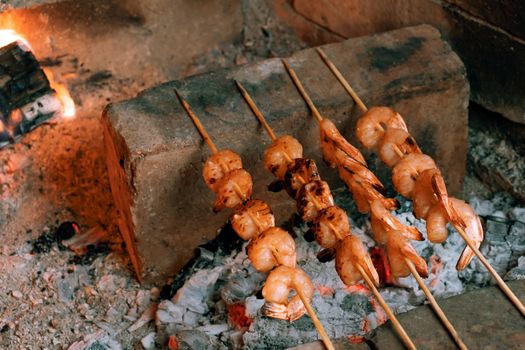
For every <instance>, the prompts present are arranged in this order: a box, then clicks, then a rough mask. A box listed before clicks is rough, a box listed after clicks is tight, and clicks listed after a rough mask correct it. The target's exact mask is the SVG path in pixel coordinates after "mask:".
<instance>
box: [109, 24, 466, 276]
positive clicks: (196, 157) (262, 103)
mask: <svg viewBox="0 0 525 350" xmlns="http://www.w3.org/2000/svg"><path fill="white" fill-rule="evenodd" d="M323 49H324V50H325V52H326V53H327V54H328V55H329V56H330V57H331V58H332V60H333V61H334V63H335V64H336V65H337V66H338V67H339V68H340V70H341V71H342V73H343V74H344V75H345V76H346V77H347V78H348V79H349V80H350V81H351V82H352V84H353V86H354V88H355V89H356V91H357V92H358V93H359V94H360V95H361V97H362V98H363V99H364V101H365V102H366V103H367V105H369V106H373V105H390V106H392V107H393V108H395V109H397V110H398V111H399V112H400V113H401V114H402V115H403V116H404V117H405V119H406V121H407V125H408V126H409V130H410V132H411V133H412V134H413V135H414V136H415V138H416V140H418V142H419V143H420V146H421V148H422V149H423V150H424V151H425V152H426V153H428V154H430V155H431V156H432V157H434V159H436V161H437V163H438V165H439V166H440V168H441V169H442V170H443V174H444V176H445V179H446V181H447V184H448V188H449V189H450V191H451V193H457V192H458V191H459V190H460V189H461V187H462V181H463V177H464V174H465V162H466V150H467V106H468V97H469V86H468V83H467V80H466V76H465V68H464V66H463V64H462V62H461V61H460V60H459V58H458V57H457V56H456V54H455V53H454V52H453V51H452V50H451V48H450V46H449V45H448V44H447V43H446V42H444V41H443V40H442V39H441V37H440V34H439V32H438V31H437V30H435V29H434V28H432V27H430V26H426V25H423V26H418V27H410V28H405V29H401V30H396V31H393V32H388V33H384V34H380V35H376V36H370V37H362V38H356V39H350V40H347V41H345V42H341V43H336V44H331V45H325V46H324V47H323ZM289 62H290V64H291V65H292V66H293V67H294V68H295V70H296V72H297V74H298V76H299V78H300V79H301V80H302V81H303V84H304V85H305V88H306V90H307V91H308V92H309V93H310V95H311V97H312V99H313V100H314V102H315V103H316V104H317V106H318V107H319V109H320V111H321V113H322V114H323V115H325V116H326V117H329V118H331V119H332V120H334V122H335V123H336V124H337V126H338V127H339V129H340V130H341V131H342V132H343V133H344V134H346V136H347V137H349V138H350V140H351V141H352V142H353V143H354V144H355V145H359V144H358V142H357V140H356V139H355V137H354V136H353V135H354V127H355V122H356V119H357V117H358V116H359V115H360V111H359V109H358V108H357V107H356V106H355V105H354V103H353V102H352V100H351V98H350V97H349V96H348V95H347V94H346V92H345V91H344V90H343V88H342V87H341V86H340V84H339V83H338V81H337V80H336V78H335V77H334V76H333V75H332V74H331V73H330V71H329V70H328V68H327V67H326V66H325V65H324V64H323V62H322V61H321V59H320V57H319V56H318V55H317V53H316V52H315V51H314V50H312V49H308V50H304V51H300V52H298V53H296V54H294V55H293V56H292V57H290V59H289ZM233 79H238V80H240V81H242V82H243V84H244V86H245V87H246V88H247V89H248V90H249V92H250V94H251V95H252V97H253V99H254V100H255V102H256V103H257V104H258V105H259V107H260V108H261V110H262V112H263V113H264V114H265V116H266V117H267V118H268V122H269V123H270V125H271V126H272V127H273V128H274V130H275V132H276V133H277V134H278V135H283V134H291V135H293V136H294V137H297V138H298V139H299V140H300V141H301V142H302V143H303V145H304V154H305V156H306V157H312V158H313V159H315V160H316V162H317V164H318V166H319V170H320V173H321V176H322V177H323V178H325V179H326V180H327V181H328V182H329V183H330V185H331V187H332V189H335V188H337V187H339V186H342V183H341V182H340V180H339V179H338V178H337V174H336V172H335V171H332V170H329V169H327V168H326V167H325V165H324V164H323V162H322V160H321V159H320V158H321V157H320V150H319V130H318V126H317V124H316V122H315V119H314V118H313V117H312V116H311V115H310V113H309V111H308V109H307V107H306V105H305V103H304V101H303V100H302V98H301V97H300V95H299V94H298V92H297V90H296V88H295V86H294V84H293V83H292V81H291V80H290V78H289V76H288V75H287V73H286V72H285V70H284V68H283V66H282V64H281V62H280V60H279V59H270V60H266V61H263V62H260V63H257V64H253V65H246V66H242V67H238V68H235V69H230V70H220V71H217V72H212V73H208V74H204V75H199V76H193V77H190V78H187V79H185V80H181V81H174V82H169V83H166V84H164V85H161V86H158V87H155V88H152V89H149V90H146V91H144V92H143V93H141V94H140V95H139V96H138V97H137V98H135V99H132V100H129V101H124V102H120V103H116V104H112V105H110V106H109V107H108V108H107V109H106V111H105V113H104V116H103V125H104V136H105V144H106V149H107V162H108V170H109V176H110V182H111V187H112V192H113V196H114V199H115V203H116V206H117V208H118V211H119V215H120V218H119V227H120V231H121V233H122V235H123V237H124V240H125V242H126V246H127V249H128V251H129V253H130V255H131V258H132V261H133V262H134V267H135V269H136V271H137V273H138V276H139V278H140V279H141V280H144V281H146V282H155V281H156V282H159V281H160V280H163V279H165V278H167V277H168V276H170V275H173V274H174V273H176V272H177V270H178V269H179V268H181V267H182V266H183V265H184V263H185V262H186V261H187V260H188V259H189V258H190V257H191V256H192V254H193V249H194V248H195V247H197V246H198V245H199V244H202V243H204V242H206V241H207V240H209V239H211V238H212V237H214V236H215V235H216V232H217V230H218V229H219V228H220V227H221V226H222V225H223V224H224V223H225V222H226V220H227V218H228V216H229V215H230V213H231V212H230V211H228V210H225V211H224V212H221V213H219V214H214V213H212V210H211V207H212V203H213V199H214V194H213V193H212V192H211V191H210V190H209V189H208V188H207V187H206V185H205V184H204V181H203V180H202V177H201V170H202V164H203V161H204V160H205V159H206V158H207V157H208V156H209V155H210V151H209V150H208V149H207V147H206V145H205V144H203V142H202V140H201V138H200V137H199V135H198V133H197V131H196V130H195V128H194V126H193V124H192V123H191V121H190V120H189V119H188V116H187V115H186V113H185V112H184V110H183V108H182V106H181V105H180V104H179V102H178V100H177V98H176V96H175V94H174V92H173V89H174V88H177V89H179V91H180V92H181V94H182V95H183V96H184V97H185V98H186V99H187V100H188V102H189V103H190V104H191V106H192V108H193V109H194V111H195V113H196V114H197V115H198V116H199V118H200V119H201V121H202V123H203V124H204V126H205V127H206V129H207V130H208V132H209V133H210V136H211V137H212V138H213V140H214V141H215V143H216V144H217V146H218V147H219V148H231V149H233V150H234V151H236V152H239V153H240V154H241V156H242V158H243V162H244V167H245V168H246V169H247V170H248V171H249V172H250V173H251V174H252V177H253V179H254V194H255V196H256V197H257V198H261V199H263V200H265V201H268V203H269V204H270V205H271V207H272V208H273V210H274V212H275V215H276V219H277V222H278V223H282V222H283V221H284V220H287V219H288V218H289V217H290V215H291V214H292V213H293V212H294V211H295V203H294V201H292V200H291V199H289V198H288V197H287V195H286V194H284V193H270V192H268V191H267V189H266V186H267V185H268V184H270V183H271V182H272V181H273V180H274V179H273V177H272V175H271V174H270V173H268V172H267V171H266V170H264V168H263V165H262V156H263V152H264V150H265V148H266V147H267V146H268V144H269V139H268V137H267V136H266V134H265V132H264V130H263V129H262V128H261V127H260V125H259V123H258V122H257V120H256V118H255V117H254V116H253V114H252V112H251V111H250V110H249V108H248V106H247V105H246V103H245V102H244V100H243V98H242V96H241V95H240V94H239V92H238V91H237V89H236V87H235V84H234V82H233ZM368 157H369V159H370V160H371V168H372V169H373V170H376V169H377V174H378V175H379V177H380V178H381V180H383V181H385V183H389V178H390V171H389V170H388V169H386V168H385V167H384V166H382V165H380V162H379V161H377V160H374V159H372V158H370V157H372V156H371V155H368Z"/></svg>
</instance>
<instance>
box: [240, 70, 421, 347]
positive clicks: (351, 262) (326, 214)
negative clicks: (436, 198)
mask: <svg viewBox="0 0 525 350" xmlns="http://www.w3.org/2000/svg"><path fill="white" fill-rule="evenodd" d="M284 62H285V61H284ZM285 64H287V63H286V62H285ZM293 74H295V73H293ZM236 84H237V86H238V88H239V90H240V91H241V93H242V95H243V97H244V98H245V100H246V102H247V103H248V105H249V107H250V108H251V110H252V111H253V113H254V114H255V115H256V117H257V119H259V121H260V122H261V124H262V125H263V126H264V128H265V129H266V131H267V133H268V135H269V136H270V138H271V139H272V140H275V139H276V136H275V134H274V132H273V130H272V129H271V128H270V126H269V125H268V123H267V122H266V120H265V118H264V116H263V115H262V113H261V112H260V110H259V109H258V108H257V106H256V105H255V103H254V102H253V100H252V99H251V97H250V95H249V94H248V92H247V91H246V90H245V89H244V87H243V86H242V84H241V83H240V82H238V81H236ZM315 115H316V117H317V118H318V120H319V121H321V120H322V118H321V116H320V114H319V113H317V114H315ZM354 149H355V148H354ZM356 151H357V149H356ZM357 152H359V151H357ZM325 159H326V158H325ZM362 160H363V162H364V158H362ZM360 164H363V163H361V162H360ZM364 164H366V163H364ZM306 186H307V184H306V183H304V187H306ZM304 187H303V189H304ZM301 191H303V190H301ZM330 197H331V196H330ZM314 204H315V202H314ZM316 207H317V209H318V213H317V215H316V217H315V220H314V226H315V227H316V231H315V232H316V236H317V237H316V238H317V239H316V240H317V241H318V242H319V244H320V245H321V246H322V247H325V248H333V247H334V246H336V247H337V249H336V266H337V270H338V271H337V272H338V274H339V276H340V277H341V279H342V280H343V282H344V283H345V284H347V283H352V284H354V283H357V282H359V281H360V280H361V278H362V279H364V280H365V282H366V284H367V285H368V287H369V288H370V289H371V290H372V292H373V293H374V296H375V297H376V299H377V300H378V301H379V303H380V304H381V306H382V307H383V309H384V310H385V312H386V313H387V315H388V316H389V318H390V320H391V321H392V323H393V324H394V327H395V329H396V330H397V332H398V333H399V335H400V336H401V338H402V339H403V341H404V343H405V344H406V346H407V347H408V348H409V349H416V347H415V345H414V343H413V342H412V340H411V339H410V337H409V336H408V335H407V333H406V332H405V330H404V329H403V327H402V326H401V324H400V323H399V321H398V320H397V318H396V316H395V315H394V313H393V312H392V310H391V309H390V307H389V306H388V304H387V303H386V302H385V300H384V299H383V297H382V296H381V294H379V292H378V291H377V289H376V287H375V285H374V284H379V276H378V275H377V271H376V270H375V267H374V265H373V263H372V260H371V259H370V256H369V255H368V252H367V251H366V249H365V247H364V246H363V244H362V242H361V241H360V240H359V239H358V238H356V237H354V236H352V234H351V231H350V226H349V224H348V217H347V216H346V213H344V211H343V210H342V209H340V208H338V207H336V206H333V205H332V206H328V207H325V208H321V206H320V205H319V204H318V205H316ZM341 212H342V213H341Z"/></svg>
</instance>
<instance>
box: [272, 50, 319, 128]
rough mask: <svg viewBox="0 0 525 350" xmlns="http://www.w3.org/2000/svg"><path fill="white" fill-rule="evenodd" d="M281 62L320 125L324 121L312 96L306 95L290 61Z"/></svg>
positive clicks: (283, 60)
mask: <svg viewBox="0 0 525 350" xmlns="http://www.w3.org/2000/svg"><path fill="white" fill-rule="evenodd" d="M281 61H282V62H283V65H284V68H286V71H287V72H288V74H289V75H290V77H291V78H292V80H293V81H294V83H295V86H297V89H298V90H299V91H300V92H301V95H303V97H304V100H305V101H306V104H307V105H308V107H309V108H310V110H311V111H312V114H313V115H314V117H315V119H317V121H318V122H319V123H320V122H321V121H322V120H323V117H322V116H321V113H319V111H318V110H317V107H315V105H314V103H313V102H312V100H311V99H310V96H308V94H307V93H306V91H305V89H304V87H303V84H301V82H300V81H299V78H297V74H295V71H294V70H293V69H292V67H290V64H289V63H288V61H286V59H284V58H283V59H282V60H281Z"/></svg>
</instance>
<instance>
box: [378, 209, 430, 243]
mask: <svg viewBox="0 0 525 350" xmlns="http://www.w3.org/2000/svg"><path fill="white" fill-rule="evenodd" d="M370 222H371V225H372V234H373V235H374V241H376V242H377V243H379V244H386V243H387V241H388V237H387V236H388V232H390V231H399V232H401V233H402V234H403V236H405V237H406V238H408V239H412V240H416V241H422V240H423V235H422V234H421V232H419V231H418V230H417V228H415V227H414V226H406V225H403V224H402V223H401V222H399V220H398V219H397V218H396V217H395V216H394V215H393V214H392V213H391V212H390V210H389V209H387V208H385V207H384V206H383V203H382V202H381V200H379V199H376V200H375V201H373V202H372V204H371V205H370Z"/></svg>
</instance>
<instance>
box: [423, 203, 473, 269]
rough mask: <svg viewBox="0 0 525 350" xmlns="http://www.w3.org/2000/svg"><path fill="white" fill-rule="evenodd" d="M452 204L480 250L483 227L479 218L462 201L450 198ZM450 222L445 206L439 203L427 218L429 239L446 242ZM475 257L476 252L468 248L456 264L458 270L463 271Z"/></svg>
mask: <svg viewBox="0 0 525 350" xmlns="http://www.w3.org/2000/svg"><path fill="white" fill-rule="evenodd" d="M450 203H451V205H452V207H453V208H454V210H455V212H456V213H457V214H458V215H459V217H460V219H461V220H462V222H463V223H464V224H465V227H464V231H465V233H466V234H467V236H468V237H469V238H470V239H471V240H472V241H473V242H474V244H475V246H476V247H477V248H479V246H480V245H481V242H482V241H483V227H482V226H481V221H480V220H479V217H478V216H477V215H476V213H475V212H474V210H473V209H472V208H471V207H470V206H469V205H468V204H467V203H465V202H464V201H462V200H460V199H456V198H450ZM448 222H449V220H448V215H447V213H446V211H445V209H444V208H443V206H442V205H439V203H438V204H436V205H434V207H432V208H431V209H430V211H429V212H428V216H427V235H428V239H429V240H430V241H431V242H435V243H441V242H444V241H445V240H446V239H447V237H448V229H447V223H448ZM473 257H474V252H473V251H472V249H470V248H469V247H468V246H466V247H465V249H464V250H463V252H462V253H461V257H460V258H459V260H458V262H457V264H456V269H457V270H458V271H461V270H463V269H464V268H465V267H467V266H468V264H469V263H470V261H471V260H472V258H473Z"/></svg>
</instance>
